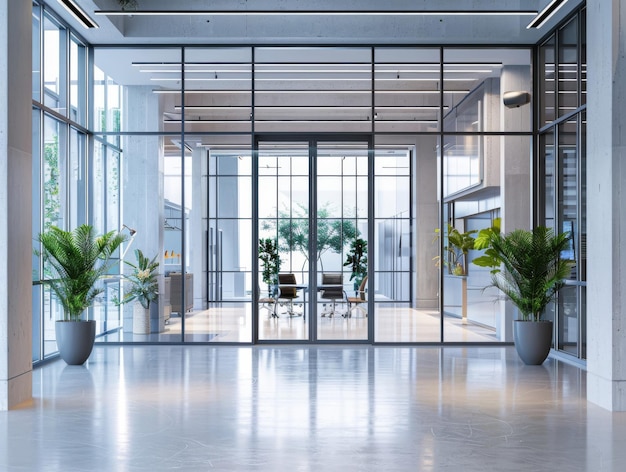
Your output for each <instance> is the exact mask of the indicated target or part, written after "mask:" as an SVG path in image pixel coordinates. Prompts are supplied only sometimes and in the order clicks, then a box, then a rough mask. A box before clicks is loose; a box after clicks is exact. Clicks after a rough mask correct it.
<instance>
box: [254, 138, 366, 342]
mask: <svg viewBox="0 0 626 472" xmlns="http://www.w3.org/2000/svg"><path fill="white" fill-rule="evenodd" d="M371 149H372V146H371V143H370V142H369V141H368V140H366V139H354V140H345V139H342V140H341V141H336V140H335V141H332V140H328V139H319V138H317V137H316V138H308V139H304V140H288V141H283V140H275V139H259V140H258V141H257V145H256V150H257V152H258V190H257V195H258V202H257V210H258V226H257V230H258V237H259V270H258V274H259V283H258V288H259V297H258V304H257V306H258V311H257V330H258V339H259V340H268V341H269V340H271V341H279V340H286V341H294V340H298V341H311V342H316V341H360V342H367V341H371V340H372V330H371V324H370V318H369V317H368V311H369V310H368V308H369V305H370V304H371V303H370V302H369V300H368V298H367V293H368V292H369V291H368V288H369V287H368V277H367V275H368V271H369V263H368V255H369V254H370V253H371V250H370V248H369V245H368V241H369V234H370V227H369V223H368V213H369V211H368V209H369V207H370V183H369V178H368V176H369V174H370V163H371V161H372V156H371V155H372V151H371Z"/></svg>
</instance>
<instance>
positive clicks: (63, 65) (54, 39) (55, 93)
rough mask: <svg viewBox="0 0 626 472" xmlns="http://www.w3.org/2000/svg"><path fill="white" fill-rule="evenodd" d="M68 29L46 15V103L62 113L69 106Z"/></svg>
mask: <svg viewBox="0 0 626 472" xmlns="http://www.w3.org/2000/svg"><path fill="white" fill-rule="evenodd" d="M66 42H67V31H66V30H65V29H64V28H61V27H60V26H59V25H58V24H57V23H56V22H55V21H54V20H53V19H51V18H50V17H49V16H47V15H46V16H44V93H45V99H44V103H45V104H46V105H47V106H48V107H50V108H52V109H54V110H56V111H57V112H59V113H61V114H62V115H65V114H66V111H67V110H66V108H67V86H66V78H67V55H66V44H67V43H66Z"/></svg>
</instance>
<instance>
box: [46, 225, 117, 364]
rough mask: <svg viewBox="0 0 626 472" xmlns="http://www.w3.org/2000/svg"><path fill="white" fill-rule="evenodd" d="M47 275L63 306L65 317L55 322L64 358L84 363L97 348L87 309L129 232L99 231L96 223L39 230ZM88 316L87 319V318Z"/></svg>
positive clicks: (72, 362)
mask: <svg viewBox="0 0 626 472" xmlns="http://www.w3.org/2000/svg"><path fill="white" fill-rule="evenodd" d="M38 239H39V243H40V244H41V250H40V251H37V250H36V251H35V253H36V254H39V255H41V257H42V258H43V263H44V271H45V273H46V279H45V280H43V283H44V284H47V285H49V286H50V288H51V289H52V292H53V293H54V295H55V296H56V298H57V300H58V301H59V303H61V305H62V307H63V319H62V320H59V321H57V322H56V323H55V332H56V341H57V346H58V348H59V354H60V355H61V358H62V359H63V360H64V361H65V362H67V363H68V364H70V365H81V364H83V363H84V362H85V361H86V360H87V358H88V357H89V355H90V354H91V350H92V349H93V343H94V340H95V336H96V322H95V320H89V319H86V317H85V315H84V313H85V312H86V310H87V308H89V307H90V306H91V305H92V303H93V302H94V300H95V298H96V297H97V296H98V295H99V294H100V293H102V292H103V290H104V289H103V288H102V287H97V286H96V283H97V282H98V280H99V279H100V277H102V276H104V275H105V274H107V273H108V271H109V270H110V268H111V266H112V265H113V263H111V262H110V258H111V255H112V254H113V253H114V252H115V251H116V250H117V249H118V248H119V246H120V245H121V244H122V243H123V242H124V241H125V240H126V236H124V235H122V234H120V233H117V232H114V231H110V232H108V233H106V234H103V235H96V233H95V230H94V229H93V227H91V226H89V225H81V226H78V227H77V228H75V229H74V230H73V231H65V230H63V229H60V228H58V227H56V226H52V227H50V228H49V229H48V230H46V231H44V232H42V233H40V234H39V238H38ZM84 318H85V319H84Z"/></svg>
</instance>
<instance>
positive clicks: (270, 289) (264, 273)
mask: <svg viewBox="0 0 626 472" xmlns="http://www.w3.org/2000/svg"><path fill="white" fill-rule="evenodd" d="M259 260H260V261H261V265H262V269H261V278H262V279H263V283H265V284H266V285H267V293H268V295H269V296H270V297H271V296H273V295H274V292H275V290H276V286H277V285H278V272H280V265H281V260H280V256H279V254H278V241H276V240H275V239H272V238H265V239H259Z"/></svg>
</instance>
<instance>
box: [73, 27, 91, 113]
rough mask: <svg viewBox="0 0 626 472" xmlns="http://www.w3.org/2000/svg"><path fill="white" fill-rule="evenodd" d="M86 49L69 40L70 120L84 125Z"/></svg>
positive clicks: (75, 41) (74, 40)
mask: <svg viewBox="0 0 626 472" xmlns="http://www.w3.org/2000/svg"><path fill="white" fill-rule="evenodd" d="M86 108H87V48H85V46H83V45H82V44H79V43H78V42H77V40H76V39H75V38H71V40H70V115H69V117H70V119H72V120H74V121H76V122H77V123H79V124H81V125H85V124H86V119H85V118H86V113H85V110H86Z"/></svg>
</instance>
